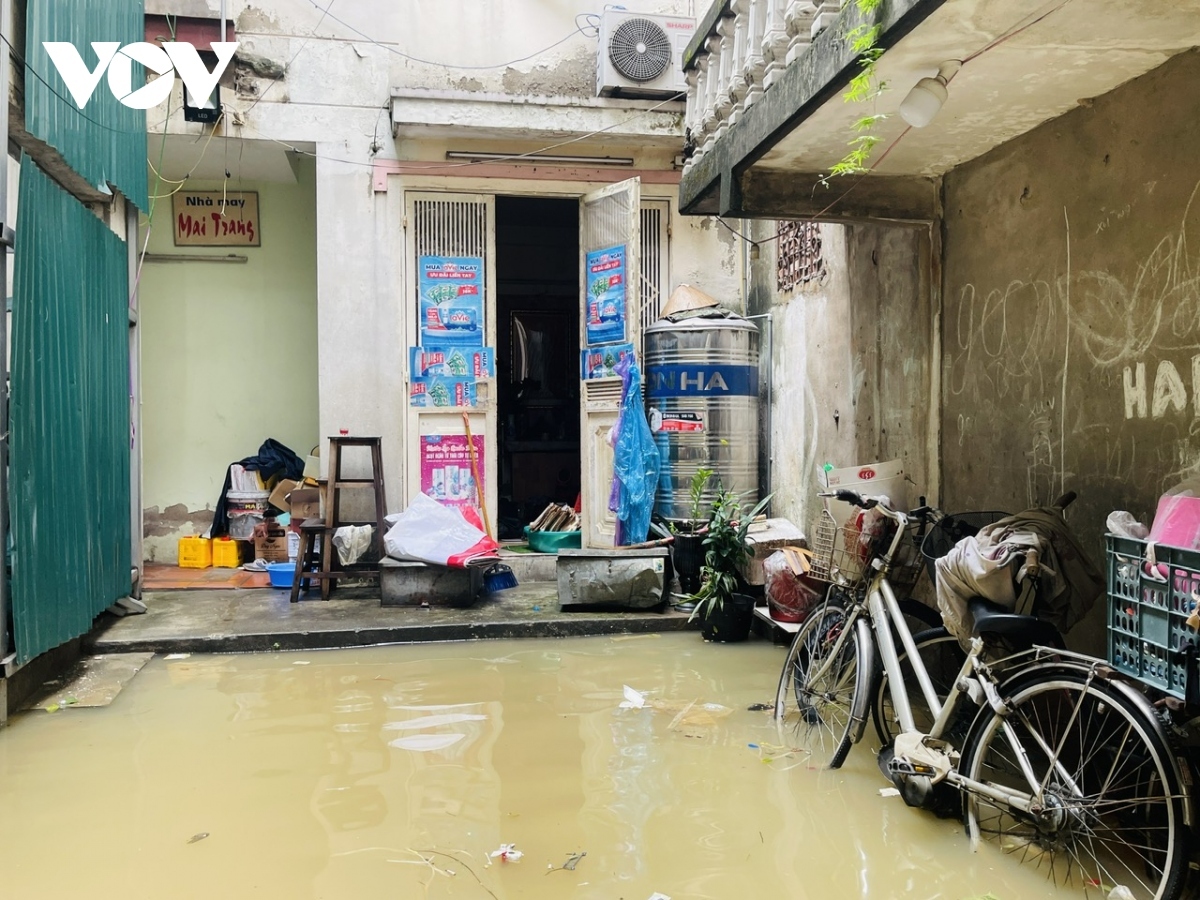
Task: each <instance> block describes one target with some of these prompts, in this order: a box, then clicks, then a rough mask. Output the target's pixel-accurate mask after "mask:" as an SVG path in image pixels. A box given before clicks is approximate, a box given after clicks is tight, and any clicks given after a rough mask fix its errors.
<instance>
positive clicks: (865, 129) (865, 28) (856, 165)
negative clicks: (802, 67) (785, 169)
mask: <svg viewBox="0 0 1200 900" xmlns="http://www.w3.org/2000/svg"><path fill="white" fill-rule="evenodd" d="M882 5H883V0H855V6H856V7H857V8H858V11H859V13H860V14H861V15H863V16H871V15H873V14H874V13H875V12H876V11H877V10H878V9H879V7H880V6H882ZM882 34H883V26H882V25H880V24H879V23H878V22H877V23H875V24H874V25H859V26H858V27H857V28H853V29H851V31H850V32H849V33H848V34H847V35H846V39H847V40H848V41H849V42H850V49H851V50H853V51H854V54H855V55H856V56H857V57H858V72H857V74H855V76H854V77H853V78H852V79H850V84H849V86H848V87H847V88H846V92H845V93H844V94H842V99H843V100H844V101H845V102H847V103H865V102H867V101H868V100H874V99H875V98H876V97H878V96H879V95H880V94H882V93H883V92H884V90H886V88H887V83H886V82H883V81H880V80H879V71H878V66H879V59H880V57H882V56H883V48H882V47H880V46H879V38H880V37H881V36H882ZM886 118H887V116H886V115H884V114H877V115H871V116H863V117H862V118H860V119H859V120H858V121H857V122H855V123H854V131H855V136H854V138H852V139H851V140H850V142H849V144H848V146H849V147H850V152H849V153H847V154H846V155H845V156H843V157H842V158H841V160H839V161H838V162H837V163H835V164H834V165H833V167H832V168H831V169H830V170H829V175H828V176H826V177H825V178H823V179H821V181H822V183H823V184H824V185H825V186H826V187H829V179H830V178H835V177H837V176H839V175H861V174H863V173H865V172H867V171H869V169H868V168H867V163H868V162H870V160H871V154H872V152H873V151H874V150H875V147H876V146H877V145H878V144H879V143H880V142H881V141H882V140H883V138H881V137H879V135H877V134H874V133H873V132H874V129H875V127H876V126H877V125H878V124H879V123H880V122H882V121H883V120H884V119H886Z"/></svg>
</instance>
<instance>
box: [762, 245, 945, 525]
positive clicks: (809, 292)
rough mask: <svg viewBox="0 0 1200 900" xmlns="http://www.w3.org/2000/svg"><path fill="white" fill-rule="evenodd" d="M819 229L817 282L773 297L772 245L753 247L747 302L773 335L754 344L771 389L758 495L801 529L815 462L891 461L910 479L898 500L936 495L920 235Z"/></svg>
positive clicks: (813, 507) (815, 480)
mask: <svg viewBox="0 0 1200 900" xmlns="http://www.w3.org/2000/svg"><path fill="white" fill-rule="evenodd" d="M776 228H777V224H776V223H775V222H760V223H756V224H755V225H754V231H753V237H754V238H755V239H756V240H759V241H764V240H766V239H768V238H771V237H772V236H773V235H774V233H775V231H776ZM820 230H821V240H822V257H823V260H824V265H825V271H826V274H825V277H824V278H823V279H822V280H820V281H819V282H810V283H808V284H806V285H802V286H800V287H798V288H796V289H795V290H792V291H790V292H787V293H780V292H779V291H778V290H777V285H776V280H775V279H776V274H775V273H776V269H775V267H776V254H777V250H776V242H774V241H770V242H769V243H763V244H761V246H760V258H759V260H758V261H757V263H754V264H752V284H751V291H750V303H749V311H750V312H751V313H752V314H762V313H770V316H771V320H770V326H769V327H770V329H771V330H772V331H773V335H772V337H771V338H770V343H771V345H772V349H771V351H770V352H769V353H768V347H767V341H766V340H764V344H763V354H764V375H765V373H766V372H769V373H770V383H771V387H770V395H769V398H768V394H767V391H766V390H765V389H764V392H763V397H762V400H763V403H764V408H766V407H769V419H768V417H767V415H766V414H765V413H764V420H765V421H764V430H765V429H766V428H767V427H768V422H769V433H770V442H769V449H768V447H764V450H763V452H764V455H766V454H767V453H768V452H769V454H770V458H769V459H764V460H763V462H762V466H761V468H762V471H763V472H764V473H768V472H769V485H764V488H765V489H769V490H772V491H774V494H775V499H774V501H773V504H772V512H773V514H775V515H780V516H785V517H787V518H789V519H791V520H792V521H793V522H795V523H796V524H798V525H800V526H801V527H803V528H808V527H810V526H811V524H812V523H813V521H814V519H815V517H816V515H817V513H818V512H819V511H820V509H821V506H820V504H819V500H818V498H817V497H816V493H817V491H818V490H821V489H822V487H823V484H824V481H823V478H822V470H823V467H824V466H825V464H826V463H829V464H832V465H833V466H834V467H835V468H840V467H843V466H853V465H858V464H861V463H869V462H880V461H886V460H892V459H900V460H902V461H903V463H904V467H905V472H906V474H908V476H909V477H910V478H911V480H912V482H913V483H912V484H910V485H909V493H910V500H911V501H913V502H915V500H916V498H917V496H918V495H920V494H927V495H930V496H935V495H936V485H935V483H934V482H935V479H934V477H933V474H932V473H931V456H930V453H929V427H930V418H929V408H930V404H929V398H930V389H931V387H930V384H931V383H930V376H931V372H930V366H929V362H928V360H929V358H930V347H931V340H932V333H933V321H932V318H931V315H930V311H929V290H928V266H927V263H926V261H927V260H928V258H929V256H928V253H929V251H928V239H927V236H926V234H925V233H924V232H922V231H919V230H915V229H901V228H884V227H878V226H854V227H844V226H839V225H822V226H820ZM760 325H762V323H761V322H760ZM764 338H765V334H764ZM768 356H769V361H768ZM763 380H764V382H765V381H766V380H767V379H766V378H765V377H764V379H763ZM768 399H769V402H768Z"/></svg>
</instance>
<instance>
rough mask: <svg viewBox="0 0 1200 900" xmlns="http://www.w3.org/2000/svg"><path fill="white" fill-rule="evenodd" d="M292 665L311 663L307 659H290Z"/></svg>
mask: <svg viewBox="0 0 1200 900" xmlns="http://www.w3.org/2000/svg"><path fill="white" fill-rule="evenodd" d="M292 665H293V666H308V665H312V664H311V663H310V662H309V661H308V660H307V659H294V660H292Z"/></svg>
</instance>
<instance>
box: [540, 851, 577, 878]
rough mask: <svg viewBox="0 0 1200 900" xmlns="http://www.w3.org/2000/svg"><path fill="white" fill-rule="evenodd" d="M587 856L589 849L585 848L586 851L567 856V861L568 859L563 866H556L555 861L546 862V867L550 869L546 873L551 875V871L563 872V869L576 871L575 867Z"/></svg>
mask: <svg viewBox="0 0 1200 900" xmlns="http://www.w3.org/2000/svg"><path fill="white" fill-rule="evenodd" d="M585 856H587V851H586V850H584V851H582V852H580V853H572V854H570V855H569V856H568V857H567V861H566V862H565V863H563V864H562V865H561V866H556V865H554V864H553V863H546V868H547V869H549V870H550V871H548V872H547V873H546V874H547V875H549V874H550V872H562V871H566V872H574V871H575V867H576V866H577V865H579V861H580V860H581V859H583V858H584V857H585Z"/></svg>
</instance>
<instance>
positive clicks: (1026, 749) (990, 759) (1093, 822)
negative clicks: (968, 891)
mask: <svg viewBox="0 0 1200 900" xmlns="http://www.w3.org/2000/svg"><path fill="white" fill-rule="evenodd" d="M1003 694H1004V696H1006V697H1008V698H1010V699H1009V700H1008V704H1009V707H1010V709H1011V712H1010V713H1009V714H1008V715H1007V716H1001V715H996V714H993V713H991V711H990V710H986V711H985V712H984V713H983V714H981V715H980V716H979V717H978V718H977V719H976V720H975V724H974V725H973V726H972V728H971V732H970V734H969V735H968V737H967V742H966V745H965V746H964V748H963V755H962V765H961V767H960V771H961V772H962V773H963V774H964V775H966V776H967V777H968V778H971V779H973V780H976V781H980V782H984V783H990V784H994V785H1001V786H1004V787H1008V788H1012V789H1013V790H1016V791H1020V792H1024V793H1026V794H1032V795H1033V797H1034V800H1035V809H1036V810H1037V811H1036V812H1022V811H1019V810H1016V809H1014V808H1012V807H1011V806H1010V805H1009V804H1008V803H1004V802H1000V801H997V800H993V799H990V798H986V797H982V796H978V795H974V794H970V793H968V794H967V795H966V812H967V827H968V830H969V832H970V833H971V836H972V837H973V838H975V837H982V838H984V839H986V840H989V841H991V842H993V843H995V844H998V845H999V846H1000V848H1001V849H1002V850H1003V851H1004V852H1005V853H1007V854H1011V855H1013V856H1016V857H1017V858H1019V859H1020V860H1022V861H1023V862H1027V863H1029V864H1031V865H1034V866H1036V867H1037V868H1038V869H1039V870H1041V871H1044V872H1045V874H1046V877H1047V878H1049V879H1052V880H1053V881H1054V883H1055V884H1056V885H1057V886H1058V887H1059V888H1060V889H1070V890H1073V891H1074V893H1073V894H1070V893H1067V894H1064V896H1068V895H1070V896H1078V897H1085V898H1106V897H1108V896H1109V895H1110V893H1111V892H1112V891H1113V890H1114V889H1115V888H1117V887H1119V886H1123V887H1125V888H1127V889H1128V890H1129V892H1130V893H1129V895H1128V896H1132V897H1135V898H1137V900H1172V898H1175V897H1177V896H1179V893H1180V891H1181V890H1182V889H1183V882H1184V878H1185V876H1186V869H1187V851H1186V846H1185V844H1186V837H1185V832H1186V826H1185V825H1184V816H1183V799H1182V791H1183V788H1182V786H1181V785H1180V784H1178V783H1176V775H1175V770H1174V768H1173V766H1172V761H1171V756H1170V752H1169V750H1168V748H1167V745H1166V742H1165V740H1164V739H1163V737H1162V734H1161V731H1160V730H1159V729H1158V727H1157V725H1156V723H1155V722H1154V720H1153V719H1152V718H1151V715H1152V714H1150V713H1149V712H1148V711H1147V710H1146V709H1144V708H1143V707H1142V706H1141V705H1140V704H1138V703H1137V702H1136V701H1135V700H1134V699H1133V698H1131V697H1129V696H1126V695H1125V694H1124V693H1122V692H1121V691H1120V690H1118V689H1117V688H1115V687H1112V686H1110V685H1108V684H1107V683H1105V682H1103V681H1098V680H1096V679H1094V678H1092V679H1089V677H1088V674H1087V673H1086V672H1082V671H1080V672H1073V671H1070V670H1064V669H1056V670H1052V671H1050V672H1036V673H1029V674H1027V675H1024V676H1018V677H1017V678H1016V679H1014V681H1012V682H1010V683H1009V684H1008V685H1005V687H1004V689H1003ZM1022 756H1024V757H1025V759H1026V760H1027V765H1028V766H1029V768H1030V769H1031V771H1032V774H1033V775H1034V776H1035V777H1036V781H1037V782H1038V786H1037V788H1036V790H1031V787H1030V779H1029V778H1028V777H1027V776H1026V775H1025V774H1023V772H1022V767H1021V758H1022Z"/></svg>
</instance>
